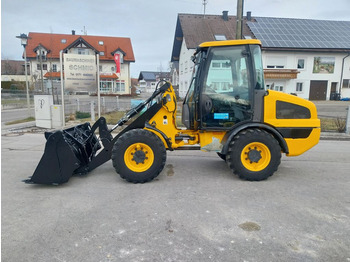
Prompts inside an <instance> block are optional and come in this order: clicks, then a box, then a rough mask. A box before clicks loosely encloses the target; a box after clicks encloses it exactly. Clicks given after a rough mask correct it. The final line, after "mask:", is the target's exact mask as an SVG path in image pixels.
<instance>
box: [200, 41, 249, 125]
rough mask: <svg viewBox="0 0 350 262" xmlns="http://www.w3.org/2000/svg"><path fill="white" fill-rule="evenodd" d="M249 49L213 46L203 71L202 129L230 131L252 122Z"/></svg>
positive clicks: (201, 98) (243, 46)
mask: <svg viewBox="0 0 350 262" xmlns="http://www.w3.org/2000/svg"><path fill="white" fill-rule="evenodd" d="M251 68H252V64H251V60H250V52H249V46H247V45H242V46H224V47H212V48H210V49H209V51H208V55H207V59H206V63H205V66H204V67H203V72H202V76H203V77H202V79H201V80H202V81H201V92H200V97H199V103H200V110H199V111H200V119H201V129H230V128H232V126H233V125H235V124H237V123H239V122H242V121H245V120H250V119H252V113H251V108H252V95H253V94H252V90H253V88H252V80H251V79H252V77H253V75H252V74H251V70H250V69H251Z"/></svg>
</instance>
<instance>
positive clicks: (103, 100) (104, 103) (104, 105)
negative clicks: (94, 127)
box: [102, 96, 106, 113]
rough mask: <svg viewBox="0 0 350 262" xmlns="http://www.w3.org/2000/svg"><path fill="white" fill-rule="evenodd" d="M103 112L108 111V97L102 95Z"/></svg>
mask: <svg viewBox="0 0 350 262" xmlns="http://www.w3.org/2000/svg"><path fill="white" fill-rule="evenodd" d="M102 112H103V113H106V99H105V97H104V96H103V97H102Z"/></svg>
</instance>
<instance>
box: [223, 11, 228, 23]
mask: <svg viewBox="0 0 350 262" xmlns="http://www.w3.org/2000/svg"><path fill="white" fill-rule="evenodd" d="M222 19H224V21H228V11H222Z"/></svg>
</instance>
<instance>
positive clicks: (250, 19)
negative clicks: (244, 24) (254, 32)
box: [247, 11, 252, 21]
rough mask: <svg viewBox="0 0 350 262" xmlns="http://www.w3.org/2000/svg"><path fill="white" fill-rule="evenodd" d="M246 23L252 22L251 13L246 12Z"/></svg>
mask: <svg viewBox="0 0 350 262" xmlns="http://www.w3.org/2000/svg"><path fill="white" fill-rule="evenodd" d="M247 21H252V12H251V11H248V12H247Z"/></svg>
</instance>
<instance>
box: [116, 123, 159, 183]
mask: <svg viewBox="0 0 350 262" xmlns="http://www.w3.org/2000/svg"><path fill="white" fill-rule="evenodd" d="M112 161H113V166H114V168H115V170H116V172H117V173H118V174H119V175H120V177H121V178H123V179H125V180H127V181H128V182H132V183H145V182H148V181H151V180H153V179H154V178H155V177H157V176H158V175H159V173H160V172H161V171H162V170H163V168H164V165H165V161H166V150H165V147H164V144H163V142H162V141H161V140H160V138H159V137H157V136H156V135H155V134H154V133H152V132H150V131H148V130H144V129H134V130H130V131H128V132H126V133H125V134H123V135H122V136H121V137H119V138H118V140H117V141H116V143H115V144H114V146H113V151H112Z"/></svg>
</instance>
